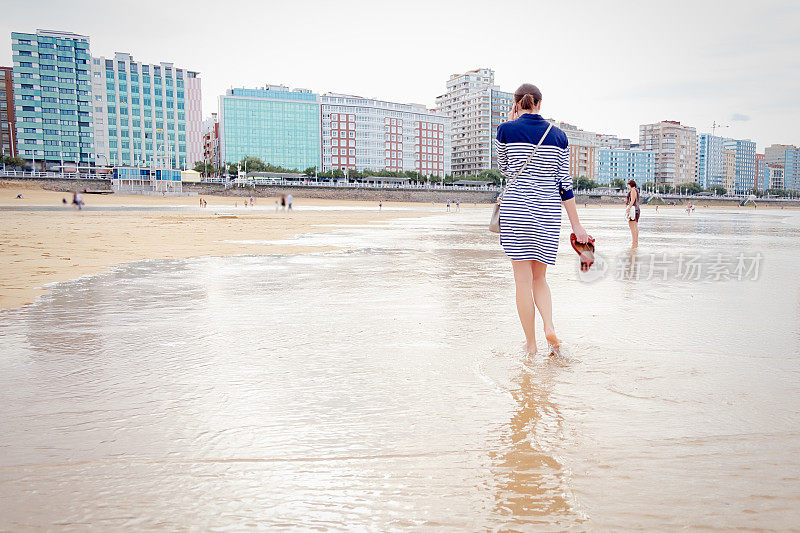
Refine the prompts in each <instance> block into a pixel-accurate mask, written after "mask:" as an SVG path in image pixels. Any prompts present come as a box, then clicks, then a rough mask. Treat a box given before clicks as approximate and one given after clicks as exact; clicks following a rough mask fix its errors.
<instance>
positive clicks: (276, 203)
mask: <svg viewBox="0 0 800 533" xmlns="http://www.w3.org/2000/svg"><path fill="white" fill-rule="evenodd" d="M275 212H276V213H277V212H278V200H275Z"/></svg>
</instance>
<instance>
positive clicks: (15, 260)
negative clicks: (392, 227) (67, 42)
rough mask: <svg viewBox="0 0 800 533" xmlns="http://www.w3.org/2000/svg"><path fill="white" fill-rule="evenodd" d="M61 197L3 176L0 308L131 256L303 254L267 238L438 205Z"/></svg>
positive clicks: (367, 221) (379, 219) (0, 186)
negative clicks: (278, 206)
mask: <svg viewBox="0 0 800 533" xmlns="http://www.w3.org/2000/svg"><path fill="white" fill-rule="evenodd" d="M18 193H22V194H23V199H21V200H20V199H16V195H17V194H18ZM62 198H66V199H67V201H68V202H71V201H72V195H71V194H69V193H61V192H52V191H45V190H42V189H40V188H32V187H30V186H26V185H25V184H22V185H20V184H16V183H13V182H0V249H2V254H0V309H3V308H9V307H17V306H20V305H24V304H29V303H31V302H32V301H33V300H34V299H35V298H36V296H38V295H40V294H42V293H43V292H44V290H45V289H44V286H45V285H47V284H48V283H53V282H59V281H67V280H71V279H75V278H78V277H80V276H82V275H85V274H93V273H97V272H101V271H103V270H105V269H107V268H108V267H110V266H113V265H119V264H122V263H127V262H130V261H138V260H143V259H174V258H185V257H201V256H232V255H258V254H292V253H303V252H307V251H309V249H308V248H304V247H303V246H288V245H277V244H270V243H268V242H265V241H272V240H278V239H285V238H288V237H292V236H294V235H297V234H302V233H306V232H309V231H311V230H315V231H320V228H321V227H325V226H334V225H360V224H370V223H376V222H382V221H383V222H385V221H387V220H392V219H395V218H398V217H409V216H425V215H429V214H431V213H433V212H436V211H437V210H436V208H432V207H431V206H430V204H406V203H392V202H389V203H387V202H384V205H383V209H382V210H381V211H380V212H379V211H378V206H377V203H375V202H355V201H334V200H315V199H304V198H302V197H296V198H295V201H294V210H293V211H292V212H291V213H287V212H282V211H279V212H276V211H275V208H274V202H275V200H276V199H275V198H256V199H255V207H252V208H251V207H247V208H245V207H243V201H244V198H231V197H216V196H204V197H203V198H204V199H205V200H206V201H207V202H208V206H207V207H205V208H202V209H201V208H200V207H199V203H200V200H199V197H168V198H165V197H158V196H120V195H116V194H110V195H98V194H84V195H83V198H84V202H85V203H86V207H85V208H84V210H82V211H76V210H73V208H72V206H71V205H69V204H68V205H64V204H63V203H62ZM237 204H238V207H236V205H237ZM10 209H13V210H10ZM442 209H443V207H441V206H440V207H439V208H438V211H439V212H440V211H441V210H442ZM215 213H232V214H234V215H235V216H236V218H235V219H232V218H222V217H220V216H217V215H215ZM234 240H236V241H258V242H255V243H253V242H251V243H248V244H241V243H232V242H229V241H234ZM313 250H314V251H319V248H314V249H313Z"/></svg>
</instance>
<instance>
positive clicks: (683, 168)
mask: <svg viewBox="0 0 800 533" xmlns="http://www.w3.org/2000/svg"><path fill="white" fill-rule="evenodd" d="M639 147H640V148H642V149H644V150H650V151H653V152H655V154H656V169H655V180H656V183H667V184H669V185H678V184H681V183H687V182H693V181H695V179H696V166H697V131H696V130H695V128H691V127H689V126H683V125H681V123H680V122H677V121H673V120H662V121H661V122H656V123H655V124H642V125H640V126H639Z"/></svg>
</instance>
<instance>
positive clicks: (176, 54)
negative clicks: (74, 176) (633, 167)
mask: <svg viewBox="0 0 800 533" xmlns="http://www.w3.org/2000/svg"><path fill="white" fill-rule="evenodd" d="M3 3H4V4H5V6H4V8H3V17H2V18H0V30H2V33H3V35H5V39H6V41H5V42H6V44H5V46H0V65H9V64H11V44H10V33H11V32H12V31H22V32H34V31H35V30H36V29H37V28H44V29H60V30H68V31H73V32H76V33H81V34H85V35H89V36H90V37H91V48H92V53H93V54H94V55H106V56H108V55H112V54H113V53H114V52H117V51H119V52H130V53H132V54H133V56H134V58H135V59H136V60H138V61H143V62H155V63H157V62H160V61H171V62H173V63H175V64H176V66H179V67H184V68H187V69H191V70H197V71H199V72H200V73H201V77H202V79H203V114H204V115H206V116H207V115H210V113H211V112H212V111H216V108H217V96H218V95H219V94H222V93H223V92H224V91H225V89H227V88H229V87H232V86H235V87H256V86H262V85H265V84H268V83H273V84H284V85H288V86H290V87H304V88H309V89H312V90H314V91H316V92H320V93H322V92H328V91H330V92H343V93H351V94H358V95H362V96H369V97H377V98H381V99H385V100H393V101H398V102H415V103H422V104H426V105H428V106H430V107H433V105H434V100H435V98H436V96H437V95H439V94H441V93H443V92H444V90H445V82H446V81H447V78H448V77H449V75H450V74H453V73H459V72H464V71H466V70H470V69H473V68H477V67H489V68H492V69H494V71H495V81H496V83H497V84H498V85H499V86H500V87H501V88H502V89H505V90H508V91H513V90H514V89H515V88H516V87H517V86H518V85H519V84H521V83H523V82H530V83H534V84H536V85H538V86H539V88H540V89H541V90H542V92H543V94H544V107H543V110H542V113H543V114H544V115H546V116H552V117H555V118H557V119H559V120H563V121H566V122H569V123H572V124H575V125H577V126H579V127H581V128H583V129H587V130H592V131H597V132H601V133H613V134H617V135H620V136H622V137H630V138H632V139H634V141H635V140H636V139H637V138H638V126H639V124H643V123H648V122H656V121H658V120H664V119H668V120H679V121H681V122H682V123H684V124H688V125H691V126H694V127H696V128H697V129H698V132H706V131H707V132H710V131H711V124H712V122H714V121H716V122H717V123H721V124H723V125H726V126H728V127H727V128H724V129H720V130H717V131H718V133H721V134H723V135H726V136H731V137H737V138H750V139H753V140H755V141H756V142H757V143H758V150H759V151H763V149H764V147H765V146H766V145H769V144H772V143H785V144H796V145H797V144H800V30H798V28H800V3H798V2H797V1H755V0H753V1H748V2H742V1H737V0H734V1H728V2H722V1H719V2H711V1H702V0H699V1H670V2H666V1H659V2H649V1H638V2H634V1H631V2H621V1H605V2H596V1H591V2H590V1H585V2H583V1H581V2H578V1H568V0H560V1H550V0H543V1H538V2H524V1H521V0H520V1H514V2H508V1H505V0H484V1H473V0H462V1H451V0H445V1H438V0H399V1H393V2H382V1H378V0H373V1H360V0H358V1H356V0H330V1H327V0H324V1H318V0H282V1H280V2H276V1H270V0H262V1H249V0H223V1H214V2H212V1H207V0H193V1H183V0H159V1H152V0H137V1H135V2H131V3H125V4H122V3H117V2H110V1H108V0H101V1H94V0H89V1H81V0H71V1H52V0H26V1H19V0H10V1H9V0H5V1H4V2H3Z"/></svg>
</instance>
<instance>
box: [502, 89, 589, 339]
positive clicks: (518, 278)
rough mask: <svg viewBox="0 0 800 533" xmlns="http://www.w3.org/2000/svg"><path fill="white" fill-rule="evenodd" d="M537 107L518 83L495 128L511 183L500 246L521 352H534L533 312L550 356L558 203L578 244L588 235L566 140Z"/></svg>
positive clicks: (536, 98)
mask: <svg viewBox="0 0 800 533" xmlns="http://www.w3.org/2000/svg"><path fill="white" fill-rule="evenodd" d="M541 105H542V93H541V91H540V90H539V89H538V88H537V87H536V86H534V85H531V84H529V83H525V84H523V85H521V86H520V87H519V88H518V89H517V90H516V92H515V93H514V103H513V106H512V108H511V110H510V111H509V113H508V118H509V121H508V122H505V123H503V124H500V126H498V128H497V140H496V141H495V144H496V147H497V162H498V166H499V168H500V171H501V172H502V173H503V175H504V176H505V178H506V179H508V180H510V181H511V183H510V185H509V186H508V187H507V188H506V191H505V193H504V194H502V195H501V198H500V199H499V202H500V244H501V245H502V247H503V251H504V252H505V253H506V255H508V257H509V258H510V259H511V266H512V268H513V270H514V282H515V284H516V302H517V313H518V314H519V320H520V322H521V323H522V329H523V331H524V332H525V350H526V351H527V352H528V353H529V354H535V353H536V309H537V308H538V309H539V314H540V315H541V317H542V322H543V323H544V335H545V338H546V339H547V342H548V344H549V348H550V352H549V353H550V354H558V353H559V347H560V341H559V339H558V337H557V336H556V331H555V325H554V324H553V302H552V298H551V295H550V287H549V286H548V285H547V279H546V274H547V266H548V265H555V263H556V254H557V253H558V240H559V234H560V231H561V206H562V205H563V207H564V209H565V210H566V212H567V216H568V217H569V221H570V223H571V224H572V231H573V233H575V237H576V240H577V242H579V243H587V242H589V241H590V239H591V236H590V235H589V234H588V233H587V232H586V230H585V229H583V226H582V225H581V223H580V220H579V219H578V210H577V207H576V206H575V194H574V193H573V192H572V179H571V178H570V174H569V143H568V142H567V136H566V134H564V132H563V131H561V130H560V129H558V128H556V127H551V126H550V123H549V122H548V121H546V120H545V119H544V118H542V116H541V115H540V114H539V110H540V108H541ZM548 128H549V131H548ZM540 142H541V145H540V146H539V148H538V149H536V146H537V145H538V144H539V143H540ZM534 149H536V152H535V154H534V152H533V151H534ZM529 157H531V158H532V159H531V160H530V163H531V164H528V162H529ZM533 160H536V161H533ZM534 305H535V307H534Z"/></svg>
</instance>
